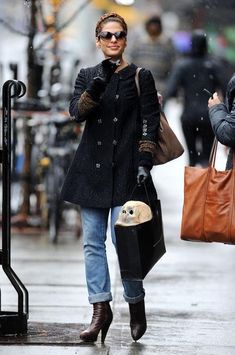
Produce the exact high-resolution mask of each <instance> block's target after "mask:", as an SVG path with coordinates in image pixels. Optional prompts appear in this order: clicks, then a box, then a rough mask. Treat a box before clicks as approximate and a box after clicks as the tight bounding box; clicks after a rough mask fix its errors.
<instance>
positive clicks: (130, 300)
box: [123, 292, 145, 304]
mask: <svg viewBox="0 0 235 355" xmlns="http://www.w3.org/2000/svg"><path fill="white" fill-rule="evenodd" d="M123 297H124V300H125V301H126V302H128V303H132V304H135V303H138V302H140V301H142V300H143V299H144V297H145V293H144V292H143V293H141V294H140V295H139V296H137V297H128V296H127V295H126V294H125V293H123Z"/></svg>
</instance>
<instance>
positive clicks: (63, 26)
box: [35, 0, 93, 50]
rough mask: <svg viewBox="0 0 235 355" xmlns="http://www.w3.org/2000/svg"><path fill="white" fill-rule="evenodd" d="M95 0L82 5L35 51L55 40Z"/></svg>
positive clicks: (89, 0) (88, 0) (87, 0)
mask: <svg viewBox="0 0 235 355" xmlns="http://www.w3.org/2000/svg"><path fill="white" fill-rule="evenodd" d="M92 1H93V0H86V1H85V2H84V3H83V4H82V5H80V6H79V7H78V8H77V10H76V11H75V12H74V14H73V15H72V16H71V17H70V18H69V19H68V20H67V21H65V22H64V23H63V24H62V25H60V26H58V27H57V28H56V30H55V31H54V32H52V33H51V34H50V35H49V36H48V37H47V38H45V39H44V40H43V41H42V42H41V43H40V44H39V45H38V46H37V47H36V48H35V50H38V49H41V48H42V47H43V46H44V44H45V43H46V42H48V41H49V40H50V39H52V38H53V36H54V35H55V34H57V33H59V32H61V31H62V30H63V29H64V28H65V27H67V26H68V25H69V24H70V23H71V22H72V21H73V20H74V19H75V18H76V17H77V16H78V15H79V14H80V12H81V11H82V10H83V9H85V7H86V6H87V5H89V3H90V2H92Z"/></svg>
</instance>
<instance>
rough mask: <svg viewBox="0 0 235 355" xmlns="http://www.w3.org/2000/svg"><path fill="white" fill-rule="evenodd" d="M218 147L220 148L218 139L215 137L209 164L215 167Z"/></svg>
mask: <svg viewBox="0 0 235 355" xmlns="http://www.w3.org/2000/svg"><path fill="white" fill-rule="evenodd" d="M217 148H218V140H217V138H216V137H215V138H214V141H213V144H212V148H211V153H210V157H209V166H212V167H213V168H214V167H215V159H216V153H217Z"/></svg>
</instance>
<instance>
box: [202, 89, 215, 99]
mask: <svg viewBox="0 0 235 355" xmlns="http://www.w3.org/2000/svg"><path fill="white" fill-rule="evenodd" d="M203 91H205V93H207V95H208V96H209V97H211V98H213V94H212V93H211V92H210V91H209V90H207V89H203Z"/></svg>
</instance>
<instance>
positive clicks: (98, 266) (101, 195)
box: [61, 13, 160, 342]
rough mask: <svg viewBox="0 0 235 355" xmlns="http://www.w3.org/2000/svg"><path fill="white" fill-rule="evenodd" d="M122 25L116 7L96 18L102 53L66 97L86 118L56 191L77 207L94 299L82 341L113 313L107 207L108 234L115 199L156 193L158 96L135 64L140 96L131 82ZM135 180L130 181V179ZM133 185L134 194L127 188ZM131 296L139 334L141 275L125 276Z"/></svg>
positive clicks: (134, 331) (104, 327)
mask: <svg viewBox="0 0 235 355" xmlns="http://www.w3.org/2000/svg"><path fill="white" fill-rule="evenodd" d="M126 37H127V25H126V23H125V20H124V19H123V18H122V17H121V16H119V15H118V14H116V13H109V14H105V15H103V16H102V17H101V18H100V20H99V21H98V23H97V26H96V46H97V47H98V48H100V49H101V51H102V52H103V54H104V57H105V59H104V60H103V61H102V62H101V63H99V64H98V65H96V66H94V67H90V68H86V69H81V70H80V72H79V74H78V76H77V79H76V82H75V90H74V95H73V98H72V100H71V103H70V114H71V116H72V117H74V119H75V120H76V121H77V122H78V123H80V122H83V121H85V128H84V132H83V136H82V140H81V142H80V144H79V147H78V149H77V151H76V154H75V157H74V159H73V162H72V164H71V167H70V169H69V171H68V174H67V176H66V179H65V182H64V184H63V187H62V192H61V193H62V198H63V199H64V200H66V201H68V202H71V203H74V204H78V205H80V207H81V217H82V225H83V232H84V234H83V239H84V254H85V269H86V281H87V288H88V294H89V302H90V303H91V304H93V317H92V321H91V324H90V326H89V327H88V328H87V329H86V330H85V331H83V332H82V333H81V334H80V338H81V339H82V340H83V341H96V340H97V336H98V334H99V332H100V331H101V340H102V342H104V340H105V336H106V334H107V331H108V328H109V326H110V324H111V321H112V317H113V316H112V311H111V308H110V304H109V302H110V301H111V300H112V294H111V285H110V277H109V269H108V263H107V256H106V248H105V241H106V231H107V225H108V216H109V213H110V215H111V232H112V233H111V235H112V242H113V244H114V245H115V233H114V223H115V221H116V220H117V218H118V214H119V211H120V209H121V206H122V205H123V204H124V203H125V202H127V201H128V200H130V199H135V200H141V201H144V202H147V201H146V200H147V198H146V192H145V188H144V186H143V182H145V186H146V188H147V191H148V195H149V201H150V204H151V203H154V201H156V199H157V193H156V190H155V187H154V184H153V181H152V178H151V174H150V170H151V168H152V166H153V160H152V155H153V154H152V153H153V149H154V147H155V141H156V132H157V128H158V126H159V120H160V114H159V102H158V100H157V91H156V88H155V84H154V79H153V76H152V74H151V72H150V71H149V70H147V69H142V70H141V72H140V85H141V93H142V94H141V98H139V97H138V93H137V88H136V84H135V74H136V69H137V67H136V65H134V64H129V63H127V62H126V60H125V59H124V57H123V53H124V50H125V47H126V45H127V38H126ZM137 184H138V187H137V188H136V185H137ZM133 190H134V194H133ZM123 287H124V299H125V300H126V301H127V302H128V303H129V311H130V327H131V335H132V338H133V339H134V340H138V339H139V338H140V337H141V336H142V335H143V334H144V333H145V331H146V327H147V325H146V316H145V304H144V297H145V291H144V288H143V283H142V281H123Z"/></svg>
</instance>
